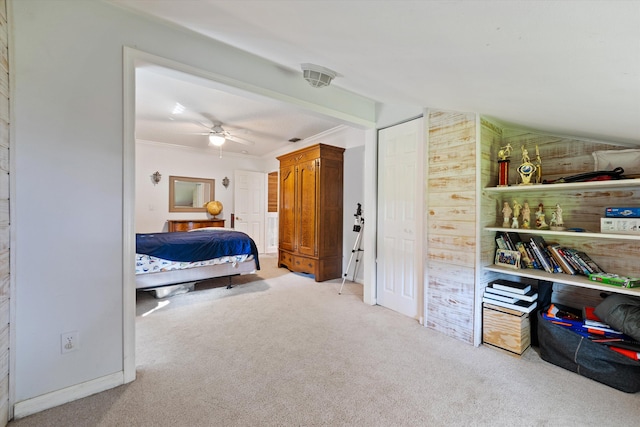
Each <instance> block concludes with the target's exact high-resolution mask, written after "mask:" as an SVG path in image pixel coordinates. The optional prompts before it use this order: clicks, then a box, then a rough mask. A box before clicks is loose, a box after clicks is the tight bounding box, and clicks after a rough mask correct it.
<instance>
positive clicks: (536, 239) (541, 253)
mask: <svg viewBox="0 0 640 427" xmlns="http://www.w3.org/2000/svg"><path fill="white" fill-rule="evenodd" d="M546 246H547V244H546V242H545V241H544V238H542V236H531V249H533V252H534V253H535V254H536V257H537V258H538V262H540V264H541V265H542V267H543V268H544V270H545V271H546V272H547V273H553V272H554V270H553V268H552V267H551V260H550V259H549V257H548V255H547V254H546V252H545V250H544V248H545V247H546Z"/></svg>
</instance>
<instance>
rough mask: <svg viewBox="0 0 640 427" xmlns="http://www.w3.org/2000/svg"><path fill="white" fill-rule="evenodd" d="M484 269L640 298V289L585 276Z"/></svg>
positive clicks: (529, 270)
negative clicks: (600, 281)
mask: <svg viewBox="0 0 640 427" xmlns="http://www.w3.org/2000/svg"><path fill="white" fill-rule="evenodd" d="M484 269H485V270H488V271H493V272H496V273H503V274H509V275H515V276H518V277H527V278H529V279H537V280H546V281H549V282H554V283H563V284H565V285H573V286H580V287H583V288H589V289H596V290H599V291H604V292H610V293H619V294H627V295H635V296H640V288H623V287H620V286H612V285H606V284H602V283H598V282H593V281H591V280H589V279H588V278H587V277H585V276H579V275H575V276H573V275H570V274H564V273H547V272H546V271H542V270H536V269H529V268H526V269H525V268H521V269H519V270H514V269H512V268H506V267H500V266H497V265H487V266H485V267H484Z"/></svg>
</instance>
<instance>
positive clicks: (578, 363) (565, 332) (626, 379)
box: [538, 313, 640, 393]
mask: <svg viewBox="0 0 640 427" xmlns="http://www.w3.org/2000/svg"><path fill="white" fill-rule="evenodd" d="M538 341H539V348H540V357H541V358H542V359H543V360H546V361H547V362H549V363H553V364H554V365H557V366H560V367H561V368H564V369H567V370H569V371H573V372H575V373H577V374H579V375H582V376H583V377H587V378H591V379H592V380H595V381H598V382H601V383H603V384H606V385H608V386H610V387H613V388H616V389H618V390H620V391H624V392H626V393H636V392H638V391H640V362H638V361H636V360H633V359H631V358H630V357H627V356H623V355H622V354H619V353H616V352H615V351H613V350H611V349H609V348H608V347H607V346H605V345H602V344H599V343H595V342H592V341H590V340H588V339H587V338H586V337H583V336H582V335H580V334H577V333H575V332H573V331H572V330H570V329H567V328H564V327H562V326H558V325H555V324H553V323H551V322H549V321H548V320H545V319H544V318H542V314H540V313H538Z"/></svg>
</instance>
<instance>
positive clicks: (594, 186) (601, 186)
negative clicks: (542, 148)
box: [484, 178, 640, 193]
mask: <svg viewBox="0 0 640 427" xmlns="http://www.w3.org/2000/svg"><path fill="white" fill-rule="evenodd" d="M639 187H640V179H639V178H633V179H616V180H609V181H587V182H565V183H559V184H533V185H510V186H508V187H486V188H485V189H484V190H485V191H487V192H490V193H520V192H538V191H573V190H608V189H624V188H639Z"/></svg>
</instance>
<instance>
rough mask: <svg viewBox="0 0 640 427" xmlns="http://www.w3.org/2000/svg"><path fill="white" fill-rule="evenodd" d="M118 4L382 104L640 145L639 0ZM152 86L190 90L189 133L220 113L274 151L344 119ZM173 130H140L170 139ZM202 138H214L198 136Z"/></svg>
mask: <svg viewBox="0 0 640 427" xmlns="http://www.w3.org/2000/svg"><path fill="white" fill-rule="evenodd" d="M111 2H112V3H116V4H119V5H122V6H125V7H127V8H132V9H135V10H137V11H139V12H142V13H145V14H149V15H153V16H155V17H157V18H160V19H163V20H166V21H169V22H171V23H174V24H176V25H179V26H183V27H186V28H188V29H190V30H193V31H195V32H198V33H201V34H203V35H205V36H208V37H211V38H213V39H216V40H219V41H221V42H224V43H227V44H229V45H232V46H234V47H237V48H239V49H242V50H245V51H248V52H250V53H253V54H255V55H257V56H260V57H262V58H267V59H269V60H271V61H273V62H275V63H277V64H279V65H280V66H282V67H286V68H288V69H291V70H297V71H298V72H300V64H302V63H314V64H319V65H322V66H324V67H327V68H330V69H332V70H335V71H337V72H338V73H339V74H340V76H339V77H337V78H336V79H335V80H334V82H333V83H332V85H335V86H339V87H341V88H343V89H346V90H349V91H352V92H355V93H358V94H360V95H363V96H365V97H368V98H371V99H374V100H376V101H378V102H380V103H385V104H389V105H399V106H411V107H434V108H439V109H447V110H456V111H473V112H478V113H480V114H482V115H484V116H487V117H490V118H493V119H495V120H498V121H499V122H502V123H503V124H505V125H507V126H517V127H522V128H529V129H534V130H540V131H544V132H547V133H554V134H561V135H576V136H581V137H584V138H590V139H596V140H604V141H611V142H619V143H623V144H625V143H626V144H627V145H632V146H640V25H638V22H640V1H615V0H604V1H578V0H576V1H515V0H514V1H490V0H487V1H481V0H479V1H454V0H449V1H436V0H432V1H425V0H419V1H410V0H377V1H376V0H369V1H367V0H340V1H332V0H306V1H287V0H260V1H258V0H253V1H249V0H234V1H219V0H182V1H175V0H154V1H148V0H147V1H145V0H111ZM152 72H153V71H152V70H149V74H151V73H152ZM300 73H301V72H300ZM301 76H302V74H301ZM155 78H158V77H157V76H155ZM189 84H192V83H186V82H184V81H183V82H179V83H176V85H187V86H185V87H188V85H189ZM153 86H154V88H158V87H163V88H166V91H165V92H164V93H153V94H152V93H151V92H153V91H151V89H150V88H147V89H144V88H143V89H141V90H148V91H149V100H150V102H151V103H152V104H154V103H155V104H156V105H158V102H157V101H155V99H162V100H163V101H165V102H181V101H179V100H178V97H177V94H178V93H181V94H186V93H189V96H188V98H186V97H185V98H180V99H185V103H186V104H185V105H186V106H187V110H188V111H189V114H192V115H191V116H190V117H189V119H190V120H192V121H191V123H189V128H188V129H187V126H186V124H184V123H183V125H184V127H183V129H181V130H180V133H181V132H183V131H184V132H186V131H187V130H190V131H191V130H193V129H194V128H195V129H196V130H193V131H195V132H198V131H201V130H202V127H201V126H200V127H199V125H195V124H194V123H193V120H194V119H195V120H199V121H201V120H202V117H203V115H204V114H202V113H209V114H213V115H214V116H215V118H217V119H218V120H220V121H222V122H223V123H228V124H229V127H232V128H236V127H237V128H240V129H247V130H250V131H251V132H252V133H247V134H243V135H242V136H243V137H245V135H246V138H248V139H253V140H255V141H256V142H258V140H260V141H262V139H261V138H262V136H263V135H264V137H265V138H271V139H270V140H271V141H273V142H272V143H271V144H274V145H270V146H269V148H272V147H275V146H277V144H283V143H287V142H286V141H287V140H288V139H289V138H292V137H298V138H303V139H304V138H306V137H309V136H311V135H312V134H313V132H317V131H323V130H326V129H328V128H331V127H332V126H335V125H336V124H337V123H334V122H331V120H329V119H323V120H321V121H320V122H319V123H318V122H315V121H314V120H312V121H311V122H310V123H308V124H307V123H306V119H312V117H311V116H307V115H302V116H300V115H299V116H298V117H296V119H295V120H289V119H288V118H287V117H289V116H288V114H292V113H294V112H293V111H283V112H282V115H279V114H280V112H279V111H274V108H272V107H270V108H268V109H267V108H264V106H262V105H260V103H258V102H255V101H252V102H251V103H250V105H248V106H246V105H242V104H243V103H244V102H249V100H246V99H242V98H241V97H232V96H231V95H229V94H226V95H225V94H221V93H214V92H208V91H207V92H206V93H207V97H209V96H210V98H207V99H201V98H199V96H198V93H197V90H196V89H194V90H193V91H187V90H184V87H183V88H180V91H179V92H171V91H172V90H175V89H174V87H173V86H172V85H169V84H165V85H162V86H158V85H155V84H154V85H153ZM176 87H177V86H176ZM318 90H322V89H318ZM154 91H155V89H154ZM219 96H224V97H229V98H225V99H224V100H223V102H224V103H225V105H226V106H227V107H231V106H235V107H236V109H235V111H233V108H229V109H228V110H229V111H225V112H224V114H225V116H224V117H222V116H217V115H222V114H223V112H222V111H219V110H217V109H216V108H215V105H216V104H217V102H218V98H217V97H219ZM153 97H157V98H153ZM146 108H147V107H145V108H144V109H142V108H141V110H140V112H141V114H142V113H143V112H145V114H147V113H148V116H149V117H147V118H145V117H140V123H143V122H144V120H146V119H149V120H151V119H152V118H153V117H152V116H154V114H155V115H157V114H158V112H157V111H155V112H154V111H152V108H151V107H148V108H149V109H148V110H146ZM225 110H227V108H225ZM269 114H272V115H273V116H269ZM295 114H300V112H295ZM165 116H166V114H165ZM303 117H304V118H303ZM313 119H316V118H313ZM163 120H164V119H163ZM278 120H280V121H278ZM294 123H297V124H300V127H299V128H296V127H294V126H292V125H293V124H294ZM258 124H259V125H258ZM167 126H168V125H167ZM305 126H308V127H305ZM140 129H144V127H140ZM167 129H168V128H167ZM283 129H284V130H285V132H284V133H281V132H280V131H281V130H283ZM205 131H206V129H205ZM239 131H240V132H241V130H239ZM172 132H173V131H172ZM170 133H171V132H169V131H166V132H163V133H162V134H170ZM162 134H157V135H151V134H150V133H149V135H148V136H146V134H145V135H144V136H143V135H139V136H138V137H143V139H146V138H149V139H153V140H158V139H160V137H161V136H162ZM196 137H199V138H205V137H204V136H202V135H198V136H194V135H190V136H189V139H190V140H192V141H196V139H197V138H196ZM186 140H187V137H186V136H185V137H184V141H186ZM192 143H195V142H192ZM265 144H266V143H265ZM236 145H238V147H235V148H236V149H238V150H241V149H247V147H248V146H242V145H240V144H236ZM256 146H258V144H256ZM256 146H254V147H256ZM229 148H230V149H231V148H234V147H231V144H230V147H229ZM226 149H227V145H226V144H225V150H226ZM250 149H251V147H249V150H250ZM250 154H253V153H250ZM255 154H257V155H259V154H260V153H255Z"/></svg>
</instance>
